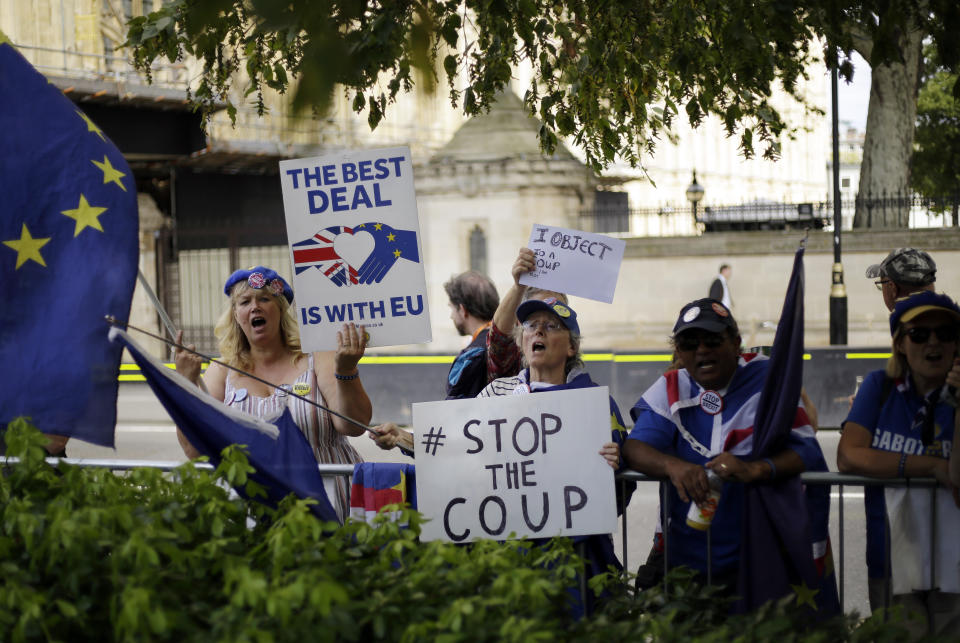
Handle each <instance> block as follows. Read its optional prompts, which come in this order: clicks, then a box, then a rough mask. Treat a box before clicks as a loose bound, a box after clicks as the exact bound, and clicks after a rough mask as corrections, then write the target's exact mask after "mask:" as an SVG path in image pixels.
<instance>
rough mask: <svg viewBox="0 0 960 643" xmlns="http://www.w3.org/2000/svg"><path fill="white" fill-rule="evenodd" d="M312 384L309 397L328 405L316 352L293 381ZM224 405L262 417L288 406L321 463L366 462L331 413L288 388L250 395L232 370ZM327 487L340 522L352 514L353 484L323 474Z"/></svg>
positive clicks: (228, 377) (277, 412)
mask: <svg viewBox="0 0 960 643" xmlns="http://www.w3.org/2000/svg"><path fill="white" fill-rule="evenodd" d="M298 384H299V385H301V386H302V385H304V384H306V385H309V387H310V390H309V392H307V393H306V394H305V395H304V397H307V398H309V399H311V400H314V401H315V402H317V403H319V404H323V405H324V406H326V402H325V401H324V399H323V396H322V395H320V390H319V387H318V386H317V374H316V373H315V372H314V370H313V355H312V354H311V355H309V361H308V363H307V370H305V371H304V372H303V373H301V374H300V376H299V377H297V379H295V380H294V381H293V382H292V386H293V387H296V386H297V385H298ZM223 402H224V404H226V405H227V406H230V407H232V408H235V409H237V410H239V411H243V412H244V413H249V414H250V415H256V416H257V417H261V418H272V417H277V416H279V415H280V414H281V413H282V412H283V409H284V408H285V407H290V414H291V415H292V416H293V421H294V422H296V424H297V426H298V427H300V431H302V432H303V434H304V435H305V436H306V438H307V441H308V442H309V443H310V447H311V448H312V449H313V455H314V457H315V458H316V459H317V462H318V463H320V464H356V463H357V462H363V458H362V457H360V454H359V453H357V450H356V449H354V448H353V445H351V444H350V442H349V441H348V440H347V436H345V435H343V434H342V433H340V432H338V431H337V430H336V429H335V428H334V427H333V421H332V419H331V417H330V414H329V413H327V412H326V411H323V410H321V409H319V408H317V407H315V406H313V405H312V404H308V403H306V402H304V401H303V400H300V399H297V398H295V397H293V396H292V395H287V393H286V392H285V391H279V390H274V391H273V394H272V395H270V396H269V397H259V396H257V395H251V394H250V393H248V392H247V390H246V389H244V388H236V387H235V386H234V384H233V373H232V372H231V373H230V374H229V375H228V376H227V381H226V386H225V388H224V398H223ZM323 483H324V487H325V488H326V490H327V496H328V497H329V498H330V504H332V505H333V508H334V509H335V510H336V511H337V516H338V517H339V518H340V520H341V521H343V520H344V518H346V517H347V515H348V514H349V513H350V485H349V483H348V481H347V479H346V478H345V477H343V476H324V478H323Z"/></svg>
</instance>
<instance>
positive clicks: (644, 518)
mask: <svg viewBox="0 0 960 643" xmlns="http://www.w3.org/2000/svg"><path fill="white" fill-rule="evenodd" d="M818 438H819V440H820V444H821V447H822V448H823V452H824V454H825V455H826V458H827V464H828V465H829V467H830V469H831V471H836V452H837V440H838V439H839V434H838V433H837V432H835V431H824V432H821V433H820V434H819V436H818ZM116 442H117V448H116V450H115V451H114V450H113V449H106V448H103V447H97V446H94V445H90V444H87V443H85V442H80V441H73V442H71V443H70V445H69V446H68V448H67V451H68V453H69V455H70V456H71V457H77V458H120V459H136V460H160V461H183V460H185V458H184V456H183V452H182V451H181V450H180V447H179V445H178V443H177V437H176V433H175V432H174V428H173V425H172V424H171V422H170V419H169V417H168V416H167V415H166V412H165V411H164V410H163V408H162V407H161V406H160V404H159V402H157V400H156V398H155V397H154V396H153V393H152V392H151V391H150V389H149V388H148V387H147V386H146V385H145V384H124V385H121V388H120V399H119V402H118V426H117V433H116ZM352 442H353V444H354V446H355V447H356V448H357V450H358V451H360V453H361V455H363V457H364V459H366V460H371V461H379V462H384V461H392V462H403V461H404V460H405V458H404V457H403V456H402V455H400V454H399V453H398V452H396V451H390V452H384V451H381V450H380V449H378V448H377V447H376V446H375V445H374V444H373V442H372V441H370V440H369V439H367V438H366V437H363V436H362V437H359V438H354V439H353V440H352ZM657 501H658V499H657V488H656V485H655V484H653V483H641V484H640V487H639V489H638V490H637V493H635V494H634V496H633V499H632V500H631V502H630V506H629V507H628V509H627V532H628V539H627V542H628V545H629V548H628V550H627V561H626V562H627V565H628V566H629V568H630V569H631V570H633V571H635V570H636V568H637V565H638V564H639V563H640V562H642V561H643V560H645V559H646V556H647V553H648V551H649V548H650V543H651V542H652V539H653V530H654V527H655V523H656V514H657ZM837 507H838V497H837V492H836V490H835V491H834V493H833V502H832V515H831V522H830V524H831V540H832V543H833V554H834V558H835V559H836V560H837V567H838V568H839V560H840V542H841V541H840V539H839V533H838V525H839V515H838V513H839V512H838V510H837ZM844 519H845V521H844V539H843V546H844V552H843V560H844V563H845V565H844V572H845V573H844V583H843V592H844V607H845V610H846V611H848V612H849V611H851V610H854V609H855V610H857V611H859V612H860V614H863V615H867V614H869V607H868V605H867V598H866V597H867V591H866V567H865V564H864V520H863V490H862V489H861V488H859V487H852V488H847V489H845V490H844ZM615 540H616V542H617V551H618V552H622V551H623V550H622V547H621V538H620V534H619V533H618V534H615ZM621 558H623V556H622V555H621Z"/></svg>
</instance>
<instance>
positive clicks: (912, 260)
mask: <svg viewBox="0 0 960 643" xmlns="http://www.w3.org/2000/svg"><path fill="white" fill-rule="evenodd" d="M867 278H868V279H876V281H875V282H873V283H875V284H876V285H877V289H878V290H879V291H880V292H881V293H883V303H884V304H886V306H887V310H890V311H893V305H894V303H895V302H896V301H897V300H898V299H900V298H901V297H906V296H907V295H912V294H913V293H915V292H920V291H921V290H931V291H932V290H934V289H935V286H934V284H935V283H936V281H937V264H935V263H934V262H933V258H932V257H931V256H930V255H928V254H927V253H926V252H924V251H923V250H918V249H917V248H896V249H894V250H891V251H890V254H888V255H887V256H886V258H885V259H884V260H883V261H881V262H880V263H875V264H873V265H872V266H870V267H869V268H867Z"/></svg>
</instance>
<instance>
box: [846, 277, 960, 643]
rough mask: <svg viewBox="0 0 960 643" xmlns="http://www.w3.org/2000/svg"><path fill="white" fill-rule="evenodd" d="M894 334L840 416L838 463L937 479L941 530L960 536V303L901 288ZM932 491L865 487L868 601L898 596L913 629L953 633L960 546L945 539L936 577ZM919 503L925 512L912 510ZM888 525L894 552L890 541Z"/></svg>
mask: <svg viewBox="0 0 960 643" xmlns="http://www.w3.org/2000/svg"><path fill="white" fill-rule="evenodd" d="M890 333H891V335H892V336H893V346H892V351H891V356H890V359H889V361H888V362H887V367H886V369H885V370H878V371H874V372H873V373H870V374H869V375H868V376H867V377H866V379H865V380H864V382H863V385H862V386H861V387H860V391H859V392H858V393H857V397H856V399H855V400H854V402H853V407H852V408H851V409H850V414H849V415H848V416H847V419H846V421H845V422H844V423H843V434H842V435H841V437H840V444H839V446H838V447H837V466H838V468H839V469H840V471H841V472H842V473H854V474H860V475H867V476H874V477H878V478H914V477H928V478H929V477H932V478H936V479H937V480H938V481H939V482H940V484H941V485H943V486H944V487H946V489H940V490H937V496H938V497H937V521H936V530H937V537H938V538H939V537H940V536H946V537H947V539H948V540H950V541H956V539H957V532H956V531H952V529H951V527H950V525H952V524H960V510H958V509H957V507H956V506H955V504H954V502H953V498H951V491H953V489H952V487H951V485H950V481H949V476H948V458H949V457H950V451H951V449H950V446H951V440H952V438H953V427H954V414H955V408H954V406H952V405H951V403H950V400H951V399H952V398H953V395H952V393H951V391H950V390H949V387H948V385H947V375H948V374H951V371H953V373H952V374H951V379H952V380H954V381H956V380H957V377H958V374H960V367H958V366H955V365H954V360H955V358H956V357H957V355H958V351H957V349H958V339H960V307H958V306H957V304H956V303H955V302H954V301H953V300H952V299H950V298H949V297H947V296H946V295H943V294H937V293H934V292H931V291H924V292H919V293H916V294H913V295H910V296H909V297H904V298H903V299H899V300H897V302H896V304H895V306H894V308H893V312H892V313H891V315H890ZM930 496H931V492H930V490H929V489H904V488H902V487H901V488H895V487H892V488H886V489H885V488H884V487H879V486H877V487H866V490H865V494H864V506H865V508H866V512H867V571H868V576H869V579H868V587H869V592H870V607H871V609H877V608H879V607H883V606H884V605H885V604H888V603H890V602H891V600H892V602H893V603H900V604H902V605H904V606H905V608H906V609H907V610H908V611H910V612H915V613H916V614H917V615H918V620H917V621H916V622H915V624H916V632H915V633H916V634H917V635H924V634H930V635H933V636H936V635H938V634H943V633H953V634H956V633H957V632H960V555H958V550H960V548H958V547H956V546H952V547H950V546H948V547H947V549H949V550H952V553H950V552H948V551H943V550H942V549H941V547H940V546H939V545H938V546H937V549H936V551H935V552H934V554H933V555H934V567H935V573H936V578H935V579H933V581H932V582H931V579H930V567H931V563H930V557H931V551H930V542H931V533H930V525H931V524H933V520H932V516H931V515H930V513H931V512H930V507H929V502H930ZM923 503H926V505H927V509H926V511H921V512H920V513H916V511H912V509H916V508H918V507H920V506H921V505H922V504H923ZM911 515H912V516H914V518H916V519H915V520H913V519H910V518H909V517H910V516H911ZM904 520H908V522H906V523H905V522H904ZM888 521H889V522H888ZM888 524H889V526H890V534H889V536H890V539H889V542H891V543H892V546H891V551H892V553H893V554H894V555H893V556H892V557H891V556H890V555H889V552H887V551H886V546H885V545H886V543H887V542H888V534H887V533H886V530H887V526H888ZM945 530H950V532H951V533H947V531H945ZM901 534H903V535H904V536H903V537H901ZM901 563H902V565H901ZM891 596H892V599H891Z"/></svg>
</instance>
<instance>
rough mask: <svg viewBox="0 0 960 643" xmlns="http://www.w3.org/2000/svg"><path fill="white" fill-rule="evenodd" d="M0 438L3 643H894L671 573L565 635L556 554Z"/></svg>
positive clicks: (604, 591) (609, 595) (228, 463)
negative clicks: (12, 461)
mask: <svg viewBox="0 0 960 643" xmlns="http://www.w3.org/2000/svg"><path fill="white" fill-rule="evenodd" d="M6 439H7V445H8V454H9V455H13V456H17V457H20V458H22V463H21V464H17V465H7V466H6V467H5V468H4V471H3V472H2V474H0V492H2V494H3V498H4V502H3V503H2V505H0V640H3V641H32V640H69V641H81V642H82V641H98V642H99V641H103V640H110V639H113V640H124V641H142V640H171V641H274V640H289V641H380V640H383V641H409V642H415V641H423V640H436V641H524V642H527V641H534V642H537V641H542V642H549V643H552V642H553V641H573V642H582V643H588V642H592V641H621V640H623V641H626V640H658V641H659V640H670V641H698V640H700V641H717V642H720V641H728V640H735V639H736V640H744V641H750V640H783V641H784V642H787V641H802V640H805V641H823V640H831V641H842V640H857V641H859V640H864V641H866V640H902V634H903V631H902V629H900V628H899V625H897V623H898V622H900V619H899V618H898V617H897V616H896V614H894V615H893V618H892V620H891V622H890V624H884V623H883V621H882V618H883V617H882V616H874V617H873V618H871V619H869V620H867V621H866V622H864V623H857V620H858V619H856V617H855V615H854V616H852V617H851V618H850V619H849V620H838V621H836V622H834V623H829V624H826V625H819V626H818V627H817V629H816V630H810V631H807V630H806V629H805V624H804V623H803V621H802V620H801V619H802V618H803V615H801V614H799V613H797V612H795V611H793V608H792V606H791V603H792V601H790V600H787V601H784V602H781V603H771V604H769V605H767V606H766V607H764V608H762V609H761V610H759V611H758V612H756V613H754V614H749V615H745V616H737V617H731V616H729V602H730V601H729V599H727V598H723V597H721V596H720V595H719V594H718V592H717V589H716V588H709V587H703V586H701V585H698V584H696V583H694V582H692V575H691V574H690V573H689V572H685V571H684V570H675V571H673V572H671V574H670V576H669V584H668V585H667V586H666V587H658V588H654V589H652V590H648V591H646V592H643V593H641V594H639V595H637V594H635V592H634V591H633V587H632V580H631V579H630V578H628V577H625V576H624V575H623V574H622V573H619V572H617V571H616V570H610V572H609V573H607V574H601V575H597V576H595V577H594V578H592V579H591V580H590V588H591V590H592V591H593V592H594V593H595V594H597V595H603V596H605V599H604V602H603V605H602V607H601V608H600V609H599V610H598V611H597V612H596V613H595V614H594V615H593V616H592V617H591V618H589V619H584V620H580V621H574V620H573V619H572V617H571V616H570V614H569V612H568V611H567V607H566V606H567V601H568V600H569V593H568V591H569V588H571V587H575V586H576V585H577V584H578V576H577V574H579V573H580V572H581V571H582V569H583V563H582V561H581V560H580V559H579V558H577V556H576V555H575V554H574V551H573V545H572V543H571V541H570V540H569V539H564V538H556V539H552V540H549V541H548V542H547V543H546V544H542V545H534V544H533V543H531V542H527V541H508V542H505V543H497V542H492V541H479V542H476V543H473V544H471V545H467V546H457V545H452V544H449V543H441V542H427V543H421V542H419V540H418V537H419V533H420V531H419V528H420V524H421V523H422V520H423V518H422V516H420V514H418V513H417V512H414V511H410V510H401V516H400V521H401V522H403V523H407V524H409V527H408V528H400V527H399V525H398V523H396V522H392V521H389V520H388V519H387V517H386V516H385V515H381V516H379V517H378V518H377V522H376V524H375V525H368V524H365V523H354V522H351V523H348V524H347V525H344V526H342V527H341V526H337V525H334V524H329V523H322V522H320V521H318V520H317V519H316V518H314V517H313V515H312V514H311V513H310V511H309V503H308V502H306V501H303V500H298V499H296V498H293V497H292V496H291V497H288V498H286V499H285V500H284V501H283V502H282V503H281V504H280V507H279V508H278V509H277V510H271V509H266V508H264V507H263V506H261V505H258V504H253V503H248V502H246V501H243V500H240V499H237V498H231V497H230V495H229V494H228V493H227V491H226V490H225V478H226V477H230V478H231V479H232V480H234V481H235V482H240V481H243V480H244V479H248V477H247V476H248V475H249V473H250V471H251V469H250V467H249V463H248V462H247V461H246V458H245V456H244V454H243V450H242V449H240V448H234V449H230V450H227V451H225V453H224V460H223V463H222V464H221V466H220V467H218V469H217V471H216V472H215V473H211V472H209V471H200V470H197V469H195V468H194V467H193V466H192V465H189V464H187V465H184V466H182V467H180V468H179V469H177V470H176V471H175V472H173V473H172V474H163V473H161V472H159V471H155V470H135V471H130V472H126V473H114V472H111V471H107V470H104V469H96V470H94V469H80V468H78V467H72V466H67V465H60V467H59V468H58V469H53V468H52V467H50V466H49V465H48V464H46V462H45V461H44V459H43V457H42V456H41V457H39V458H37V457H35V455H36V454H34V453H32V450H33V449H34V448H35V447H36V446H37V445H38V444H42V443H43V440H44V438H43V436H41V435H40V434H39V433H37V432H36V430H34V429H33V428H31V427H29V426H27V424H26V423H25V422H23V421H16V422H13V423H11V425H10V427H9V429H8V431H7V433H6ZM897 637H901V638H897Z"/></svg>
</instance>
